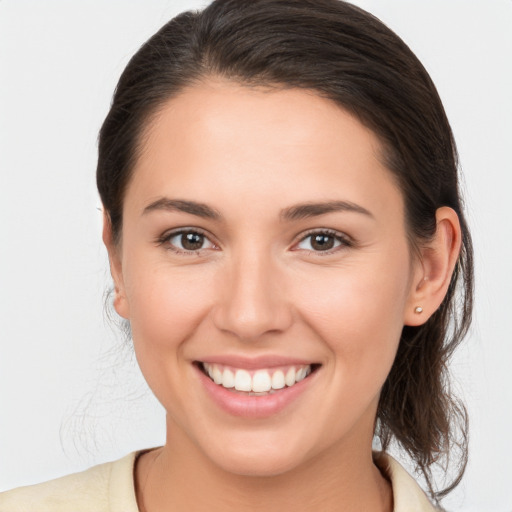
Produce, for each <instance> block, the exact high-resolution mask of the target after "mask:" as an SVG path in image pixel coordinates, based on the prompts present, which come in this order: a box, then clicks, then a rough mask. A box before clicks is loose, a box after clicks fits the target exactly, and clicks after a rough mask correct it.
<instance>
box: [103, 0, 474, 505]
mask: <svg viewBox="0 0 512 512" xmlns="http://www.w3.org/2000/svg"><path fill="white" fill-rule="evenodd" d="M210 77H223V78H228V79H231V80H233V81H236V82H237V83H241V84H245V85H247V86H260V85H261V86H268V87H290V88H291V87H297V88H302V89H308V90H311V91H313V92H316V93H317V94H319V95H321V96H323V97H326V98H329V99H331V100H332V101H333V102H335V103H336V104H338V105H340V106H341V107H343V108H344V109H346V110H347V111H349V112H351V113H352V114H354V115H355V116H357V117H358V119H359V120H360V121H361V122H362V123H363V124H365V125H366V126H367V127H369V128H370V129H372V130H373V131H374V132H375V133H376V134H377V135H378V136H379V138H380V141H381V143H382V146H383V148H384V155H383V158H384V160H385V163H386V165H387V167H388V168H389V170H390V171H391V172H392V173H393V175H394V176H395V179H396V180H397V183H398V184H399V186H400V188H401V190H402V193H403V197H404V201H405V209H406V217H407V218H406V222H407V227H408V234H409V238H410V240H411V245H412V246H413V247H414V246H416V247H417V246H421V244H422V242H425V241H427V240H429V239H430V238H431V237H432V235H433V234H434V232H435V228H436V220H435V214H436V210H437V209H438V208H439V207H441V206H449V207H451V208H453V209H454V210H455V211H456V213H457V214H458V216H459V220H460V224H461V229H462V251H461V254H460V257H459V259H458V262H457V265H456V269H455V272H454V274H453V277H452V281H451V284H450V287H449V290H448V293H447V295H446V297H445V300H444V302H443V303H442V304H441V306H440V307H439V309H438V310H437V312H436V313H435V314H434V315H433V316H432V317H431V318H430V319H429V320H428V321H427V322H426V323H425V324H424V325H422V326H419V327H407V326H406V327H404V329H403V333H402V337H401V341H400V345H399V349H398V353H397V356H396V360H395V362H394V365H393V367H392V369H391V372H390V374H389V376H388V379H387V381H386V383H385V385H384V387H383V389H382V393H381V398H380V403H379V408H378V413H377V423H376V436H378V438H380V440H381V443H382V446H383V448H386V447H387V446H389V444H390V442H391V441H392V440H396V441H397V442H398V443H399V444H400V445H401V446H402V447H403V448H404V449H405V450H406V451H407V452H408V454H409V455H410V456H411V458H412V459H413V461H414V462H415V464H416V466H417V468H418V469H419V470H421V472H422V473H423V474H424V476H425V478H426V482H427V485H428V487H429V490H430V492H431V495H432V497H433V498H434V499H435V500H436V501H437V499H438V498H440V497H442V496H444V495H445V494H446V493H448V492H449V491H450V490H452V489H453V488H454V487H455V486H456V485H457V484H458V482H459V481H460V479H461V477H462V474H463V472H464V469H465V465H466V461H467V415H466V411H465V408H464V406H463V405H462V404H460V403H459V402H457V401H456V400H455V399H454V398H453V396H452V394H451V392H450V389H449V379H448V372H447V363H448V360H449V358H450V356H451V354H452V352H453V350H454V349H455V348H456V346H457V345H458V344H459V343H460V341H461V340H462V338H463V336H464V335H465V334H466V332H467V329H468V327H469V325H470V322H471V311H472V299H473V259H472V245H471V238H470V235H469V231H468V228H467V224H466V221H465V218H464V213H463V209H462V204H461V197H460V191H459V183H458V162H457V151H456V147H455V143H454V140H453V136H452V132H451V129H450V125H449V123H448V120H447V118H446V114H445V112H444V109H443V106H442V103H441V100H440V98H439V96H438V94H437V91H436V89H435V86H434V84H433V83H432V81H431V79H430V77H429V75H428V73H427V72H426V71H425V69H424V67H423V66H422V65H421V63H420V62H419V60H418V59H417V58H416V57H415V55H414V54H413V53H412V51H411V50H410V49H409V48H408V47H407V45H406V44H405V43H404V42H403V41H402V40H401V39H400V38H399V37H398V36H397V35H396V34H394V33H393V32H392V31H391V30H390V29H389V28H387V27H386V26H385V25H384V24H383V23H382V22H380V21H379V20H378V19H376V18H375V17H373V16H372V15H371V14H369V13H367V12H365V11H363V10H362V9H360V8H358V7H355V6H353V5H351V4H349V3H346V2H342V1H339V0H252V1H250V2H249V1H247V0H216V1H214V2H213V3H212V4H211V5H209V6H208V7H207V8H206V9H205V10H203V11H200V12H185V13H182V14H180V15H178V16H177V17H175V18H174V19H172V20H171V21H170V22H168V23H167V24H166V25H165V26H164V27H162V28H161V29H160V31H159V32H157V33H156V34H155V35H154V36H153V37H151V38H150V39H149V40H148V41H147V42H146V43H145V44H144V45H143V46H142V47H141V49H140V50H139V51H138V52H137V53H136V54H135V55H134V57H133V58H132V59H131V61H130V62H129V64H128V66H127V67H126V69H125V71H124V72H123V74H122V76H121V78H120V80H119V83H118V86H117V89H116V91H115V95H114V99H113V103H112V106H111V109H110V111H109V113H108V115H107V117H106V119H105V122H104V124H103V126H102V128H101V132H100V138H99V158H98V168H97V183H98V189H99V193H100V196H101V200H102V202H103V205H104V208H105V211H106V213H107V215H108V218H109V220H110V223H111V228H112V233H113V236H114V240H116V241H117V242H118V243H121V239H122V205H123V198H124V194H125V190H126V187H127V185H128V183H129V181H130V177H131V173H132V170H133V167H134V163H135V162H136V159H137V156H138V153H139V151H140V149H141V147H142V145H143V134H144V129H145V128H146V127H147V126H148V124H149V123H150V120H151V118H152V116H153V115H155V114H156V113H157V112H158V110H159V108H161V107H162V106H163V104H164V103H165V102H166V101H167V100H169V99H170V98H172V97H173V96H175V95H176V94H178V93H179V92H180V91H181V90H183V89H184V88H185V87H187V86H190V85H193V84H194V83H197V82H199V81H204V80H208V78H210ZM448 462H450V463H454V462H455V464H454V465H455V467H456V472H455V476H454V478H453V479H452V481H451V483H448V485H447V486H446V488H445V489H438V488H436V487H435V486H434V483H433V477H432V472H431V469H432V467H433V465H434V464H435V463H438V464H443V465H447V464H448Z"/></svg>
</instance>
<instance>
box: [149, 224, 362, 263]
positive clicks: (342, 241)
mask: <svg viewBox="0 0 512 512" xmlns="http://www.w3.org/2000/svg"><path fill="white" fill-rule="evenodd" d="M184 234H195V235H201V236H202V237H204V239H205V240H208V241H209V242H210V243H211V244H212V245H213V246H214V247H217V245H216V244H215V242H212V241H211V239H210V237H209V235H208V234H207V233H206V232H205V231H203V230H202V229H199V228H181V229H178V230H175V231H170V232H167V233H164V234H163V235H162V236H160V237H158V239H157V241H156V242H157V245H159V246H160V245H164V244H167V250H170V251H172V252H174V253H176V254H181V255H185V256H192V255H199V254H200V253H201V251H202V250H204V249H197V250H183V249H180V248H178V247H176V246H174V245H173V244H171V243H170V241H171V240H172V239H173V238H174V237H177V236H180V235H184ZM314 235H325V236H328V237H332V238H334V239H335V241H336V242H339V245H337V246H335V247H334V248H332V249H328V250H325V251H315V250H309V249H302V250H304V251H306V252H307V254H314V255H315V256H329V255H331V254H334V253H336V252H338V251H340V250H343V249H345V248H348V247H353V246H354V245H355V243H354V241H353V240H352V239H351V238H350V237H348V236H347V235H344V234H343V233H340V232H339V231H334V230H332V229H314V230H311V231H308V232H306V233H305V234H303V235H302V236H301V238H300V239H299V241H298V242H295V243H294V245H293V246H294V247H296V246H297V245H299V244H300V243H302V242H304V241H305V240H307V239H308V238H311V237H313V236H314ZM292 250H294V251H296V250H301V249H292Z"/></svg>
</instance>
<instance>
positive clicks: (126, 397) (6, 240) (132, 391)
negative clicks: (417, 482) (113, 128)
mask: <svg viewBox="0 0 512 512" xmlns="http://www.w3.org/2000/svg"><path fill="white" fill-rule="evenodd" d="M204 3H205V2H201V1H192V0H187V1H185V0H182V1H170V0H167V1H166V0H150V1H149V0H137V1H135V0H130V1H127V0H124V1H121V0H117V1H112V0H111V1H108V2H107V1H105V0H103V1H100V0H88V1H85V0H84V1H81V2H70V1H64V0H62V1H57V0H46V1H40V0H37V1H36V0H32V1H30V0H0V490H5V489H8V488H10V487H14V486H18V485H22V484H28V483H33V482H37V481H41V480H46V479H49V478H53V477H57V476H60V475H62V474H65V473H68V472H71V471H76V470H79V469H82V468H85V467H87V466H89V465H91V464H95V463H99V462H103V461H105V460H112V459H113V458H118V457H120V456H122V455H124V454H125V453H127V452H129V451H132V450H135V449H138V448H143V447H148V446H155V445H159V444H161V443H162V442H163V440H164V437H163V435H164V416H163V413H162V410H161V409H160V407H159V405H158V404H156V403H155V401H154V399H152V397H151V395H150V394H149V392H147V390H146V388H145V385H144V383H143V382H142V381H141V378H140V376H139V374H138V370H137V369H136V367H135V365H134V363H133V358H132V356H131V352H130V349H129V347H127V346H126V344H125V346H124V348H123V341H122V339H121V336H120V335H119V334H118V333H117V332H116V330H115V328H114V329H112V328H110V327H109V326H108V323H107V322H106V321H105V319H104V314H103V293H104V291H105V290H106V289H107V288H108V285H109V282H110V281H109V274H108V267H107V259H106V254H105V251H104V249H103V247H102V246H101V243H100V224H101V222H100V221H101V215H100V213H99V211H98V207H99V206H100V205H99V201H98V199H97V196H96V190H95V177H94V174H95V160H96V136H97V131H98V129H99V127H100V124H101V122H102V119H103V118H104V116H105V114H106V112H107V109H108V105H109V101H110V97H111V94H112V92H113V90H114V86H115V83H116V81H117V78H118V77H119V74H120V73H121V71H122V69H123V68H124V66H125V64H126V63H127V60H128V59H129V57H130V56H131V55H132V54H133V53H134V52H135V51H136V49H137V48H138V47H139V46H140V45H141V44H142V43H143V42H144V41H145V40H146V39H147V38H148V37H149V36H150V35H152V34H153V33H154V32H155V31H156V30H157V29H158V28H159V27H160V26H161V25H163V24H164V23H165V22H166V21H167V20H168V19H169V18H170V17H172V16H173V15H174V14H176V13H177V12H179V11H182V10H184V9H186V8H192V7H200V6H202V5H204ZM356 3H357V4H358V5H361V6H362V7H364V8H367V9H368V10H370V11H371V12H373V13H374V14H376V15H377V16H378V17H380V18H381V19H382V20H383V21H384V22H386V23H387V24H388V25H389V26H390V27H391V28H392V29H394V30H395V31H396V32H397V33H398V34H399V35H400V36H401V37H403V38H404V40H405V41H406V42H407V43H408V44H409V45H410V46H411V48H412V49H413V51H415V52H416V54H417V55H418V56H419V58H420V59H421V60H422V61H423V63H424V64H425V66H426V67H427V69H428V71H429V72H430V73H431V76H432V78H433V79H434V82H435V83H436V84H437V86H438V89H439V92H440V94H441V97H442V99H443V101H444V103H445V107H446V110H447V113H448V117H449V118H450V120H451V123H452V127H453V129H454V132H455V136H456V139H457V142H458V145H459V151H460V155H461V162H462V166H463V169H464V172H465V188H466V197H467V203H468V216H469V220H470V224H471V227H472V230H473V236H474V243H475V255H476V272H477V301H476V318H475V322H474V327H473V330H472V332H471V335H470V336H469V338H468V339H467V341H466V344H465V345H464V347H463V348H462V349H461V350H459V352H458V353H457V355H456V357H455V359H454V361H453V364H452V369H453V371H454V373H455V377H456V383H457V388H458V389H459V391H460V392H461V393H462V394H463V396H464V397H465V399H466V401H467V404H468V408H469V412H470V417H471V453H470V464H469V467H468V469H467V473H466V476H465V478H464V480H463V483H462V484H461V486H460V487H459V488H458V489H457V491H455V492H454V493H453V494H452V495H451V497H450V498H449V499H447V500H446V502H445V506H447V508H448V509H449V510H463V511H479V512H510V511H511V510H512V470H511V469H510V463H509V455H508V451H509V450H510V432H511V426H510V425H511V424H512V386H510V384H509V379H508V377H509V375H510V373H511V371H510V367H511V366H512V327H511V322H510V316H511V311H512V299H511V295H512V293H511V292H512V272H511V262H512V227H511V223H512V213H511V202H510V196H511V190H512V177H511V174H512V169H511V156H510V154H511V149H512V93H511V91H512V69H511V68H512V1H511V0H479V1H471V0H429V1H428V2H427V1H423V2H419V1H418V2H416V1H413V0H402V1H398V0H373V1H371V0H358V1H357V2H356Z"/></svg>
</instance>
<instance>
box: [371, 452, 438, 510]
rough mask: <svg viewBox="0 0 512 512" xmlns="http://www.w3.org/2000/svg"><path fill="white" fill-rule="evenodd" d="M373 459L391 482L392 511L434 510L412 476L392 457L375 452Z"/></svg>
mask: <svg viewBox="0 0 512 512" xmlns="http://www.w3.org/2000/svg"><path fill="white" fill-rule="evenodd" d="M373 460H374V462H375V464H376V465H377V467H378V468H379V469H380V471H381V473H382V474H383V475H384V476H385V477H386V478H387V479H388V480H389V481H390V482H391V486H392V489H393V502H394V507H393V512H436V511H437V510H438V509H436V508H435V507H434V505H432V503H431V502H430V501H429V499H428V498H427V495H426V494H425V493H424V492H423V490H422V489H421V487H420V486H419V485H418V484H417V483H416V481H415V480H414V478H413V477H412V476H411V475H410V474H409V473H408V472H407V471H406V470H405V469H404V468H403V467H402V466H401V465H400V464H399V463H398V462H397V461H396V460H395V459H394V458H393V457H391V455H388V454H387V453H384V452H375V453H374V454H373Z"/></svg>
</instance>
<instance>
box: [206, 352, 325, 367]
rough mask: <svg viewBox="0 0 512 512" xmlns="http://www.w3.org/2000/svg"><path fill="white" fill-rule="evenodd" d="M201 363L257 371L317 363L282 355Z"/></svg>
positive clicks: (230, 357) (217, 358)
mask: <svg viewBox="0 0 512 512" xmlns="http://www.w3.org/2000/svg"><path fill="white" fill-rule="evenodd" d="M197 361H198V362H201V363H210V364H221V365H224V366H232V367H234V368H243V369H246V370H256V369H258V368H273V367H277V366H303V365H308V364H315V361H312V360H310V359H309V360H308V359H300V358H295V357H287V356H280V355H262V356H256V357H247V356H240V355H236V354H226V355H214V356H207V357H204V358H201V359H198V360H197Z"/></svg>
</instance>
